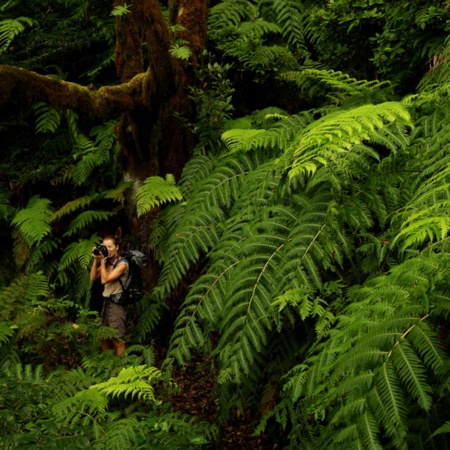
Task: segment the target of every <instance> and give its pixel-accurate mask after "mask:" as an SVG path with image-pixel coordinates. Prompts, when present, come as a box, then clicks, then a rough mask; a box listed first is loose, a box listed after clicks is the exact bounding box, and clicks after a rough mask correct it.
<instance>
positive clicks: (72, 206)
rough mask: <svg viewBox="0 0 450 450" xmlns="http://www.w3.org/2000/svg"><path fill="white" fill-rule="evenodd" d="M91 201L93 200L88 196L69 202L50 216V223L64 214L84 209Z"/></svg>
mask: <svg viewBox="0 0 450 450" xmlns="http://www.w3.org/2000/svg"><path fill="white" fill-rule="evenodd" d="M93 200H94V198H93V197H91V196H88V195H85V196H84V197H80V198H77V199H75V200H71V201H70V202H67V203H66V204H65V205H64V206H63V207H62V208H60V209H59V210H58V211H56V212H55V213H54V214H53V215H52V217H51V221H52V222H53V221H55V220H58V219H60V218H61V217H63V216H65V215H66V214H70V213H72V212H74V211H76V210H77V209H80V208H84V207H85V206H87V205H90V204H91V203H92V201H93Z"/></svg>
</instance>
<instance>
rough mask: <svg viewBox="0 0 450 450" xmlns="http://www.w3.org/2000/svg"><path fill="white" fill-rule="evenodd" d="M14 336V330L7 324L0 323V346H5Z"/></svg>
mask: <svg viewBox="0 0 450 450" xmlns="http://www.w3.org/2000/svg"><path fill="white" fill-rule="evenodd" d="M12 336H14V330H13V328H12V327H11V324H10V323H8V322H0V346H1V344H7V343H8V342H9V341H10V338H11V337H12Z"/></svg>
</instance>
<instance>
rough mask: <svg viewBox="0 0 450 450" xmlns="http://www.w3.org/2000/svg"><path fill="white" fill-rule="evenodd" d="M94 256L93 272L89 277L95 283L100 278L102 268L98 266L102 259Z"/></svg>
mask: <svg viewBox="0 0 450 450" xmlns="http://www.w3.org/2000/svg"><path fill="white" fill-rule="evenodd" d="M93 256H94V261H92V266H91V272H90V274H89V277H90V279H91V280H92V281H95V280H96V279H97V278H98V277H99V276H100V266H99V265H98V262H97V261H98V260H99V259H100V258H99V257H97V256H96V255H93Z"/></svg>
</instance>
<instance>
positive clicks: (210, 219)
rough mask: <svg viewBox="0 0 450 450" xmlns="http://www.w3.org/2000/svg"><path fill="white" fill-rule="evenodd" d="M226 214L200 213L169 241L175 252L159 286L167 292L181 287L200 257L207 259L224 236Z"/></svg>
mask: <svg viewBox="0 0 450 450" xmlns="http://www.w3.org/2000/svg"><path fill="white" fill-rule="evenodd" d="M223 221H224V214H223V212H222V210H220V209H219V208H211V209H210V211H209V212H208V213H206V212H203V211H201V212H198V213H197V215H196V216H192V217H191V218H190V220H189V221H186V223H185V224H183V225H182V226H179V227H178V228H177V230H176V232H175V234H174V235H173V236H171V238H170V239H169V241H168V245H169V246H170V249H171V252H170V254H169V255H168V258H167V261H166V264H165V266H164V268H163V271H162V273H161V277H160V282H159V284H160V285H161V286H162V287H163V289H164V290H169V289H170V288H173V287H175V286H176V285H177V283H178V281H179V280H180V279H181V278H182V276H183V275H185V274H186V272H187V271H188V269H189V268H190V267H191V265H192V264H194V263H195V262H197V261H198V259H199V258H200V255H205V254H207V253H208V251H209V250H210V249H211V248H212V247H213V246H214V245H215V244H216V243H217V241H218V240H219V237H220V235H221V231H222V230H221V225H220V224H221V222H223Z"/></svg>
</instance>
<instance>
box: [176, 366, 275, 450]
mask: <svg viewBox="0 0 450 450" xmlns="http://www.w3.org/2000/svg"><path fill="white" fill-rule="evenodd" d="M172 378H173V381H174V382H175V383H176V384H177V385H178V386H179V387H180V392H179V393H177V394H175V395H173V396H172V397H171V398H170V401H171V402H172V406H173V408H174V410H175V411H178V412H180V413H185V414H190V415H195V416H196V417H198V418H199V419H200V420H205V421H207V422H210V423H215V422H216V420H217V415H218V414H217V412H218V408H219V406H218V399H217V394H216V392H215V389H216V387H217V384H216V376H215V373H214V370H213V369H212V367H211V364H210V362H208V361H207V360H202V359H200V358H196V359H195V360H193V361H191V362H190V363H189V364H188V365H186V367H179V366H174V368H173V373H172ZM230 415H232V416H236V415H235V414H230ZM253 420H254V419H253ZM253 433H254V426H253V425H252V424H251V419H250V418H248V417H245V416H241V417H233V418H232V419H230V420H228V421H227V422H226V423H225V424H224V426H223V427H222V435H221V439H220V446H219V447H218V448H219V449H220V450H237V449H239V450H247V449H248V450H250V449H251V450H279V449H280V447H278V446H277V445H276V444H274V439H273V437H270V436H267V435H266V436H264V435H260V436H253Z"/></svg>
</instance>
